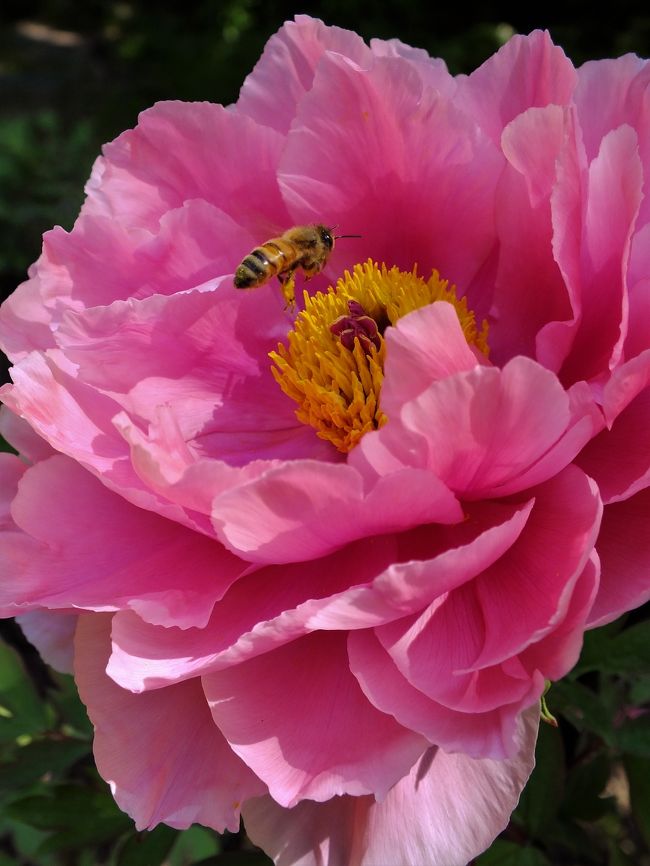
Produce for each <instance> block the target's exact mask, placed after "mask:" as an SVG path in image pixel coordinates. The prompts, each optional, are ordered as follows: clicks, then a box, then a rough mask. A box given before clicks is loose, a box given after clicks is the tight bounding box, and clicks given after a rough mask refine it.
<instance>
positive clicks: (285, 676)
mask: <svg viewBox="0 0 650 866" xmlns="http://www.w3.org/2000/svg"><path fill="white" fill-rule="evenodd" d="M346 641H347V636H346V634H345V633H336V632H331V633H319V634H313V635H310V636H308V637H305V638H302V639H301V640H299V641H295V642H294V643H291V644H288V645H287V646H284V647H281V648H279V649H276V650H274V651H273V652H269V653H266V654H265V655H262V656H259V657H257V658H255V659H251V660H250V661H247V662H243V663H242V664H240V665H237V666H236V667H233V668H228V669H227V670H223V671H219V672H217V673H212V674H209V675H208V676H205V677H203V687H204V689H205V693H206V696H207V699H208V702H209V704H210V708H211V710H212V715H213V718H214V720H215V722H216V724H217V725H218V727H219V729H220V730H221V731H222V733H223V735H224V736H225V738H226V739H227V741H228V742H229V743H230V746H231V747H232V749H233V751H234V752H235V753H236V754H237V755H239V756H240V757H241V758H242V759H243V760H244V761H245V763H246V764H247V765H248V766H249V767H251V768H252V769H253V770H254V772H255V773H256V774H257V775H258V776H259V777H260V778H261V779H263V780H264V781H265V782H266V784H268V786H269V792H270V794H271V796H272V797H273V798H274V799H275V800H276V801H277V802H278V803H281V804H282V805H284V806H294V805H295V804H296V803H297V802H299V801H300V800H304V799H311V800H317V801H323V800H329V799H330V797H333V796H336V795H339V794H353V795H355V796H358V795H360V794H368V793H373V792H376V793H377V794H378V796H382V797H383V796H384V795H385V794H386V793H387V792H388V790H389V789H390V788H391V787H392V785H394V784H395V782H397V781H398V780H399V779H400V778H401V777H402V776H403V775H404V774H405V773H407V772H408V770H409V768H410V767H411V766H412V765H413V762H414V761H416V760H417V758H418V757H419V755H421V754H422V752H423V751H424V749H425V748H426V742H425V740H424V739H423V738H422V737H420V736H418V735H416V734H413V733H412V732H411V731H408V730H407V729H405V728H402V727H401V725H398V724H397V722H395V720H394V719H393V718H392V717H391V716H388V715H385V714H384V713H380V712H379V711H378V710H376V709H375V708H374V707H373V706H372V705H371V704H370V703H368V701H367V700H366V699H365V697H364V696H363V693H362V692H361V689H360V688H359V685H358V683H357V681H356V679H355V678H354V676H353V675H352V673H351V672H350V669H349V665H348V657H347V649H346ZM288 683H290V684H291V686H290V688H287V684H288Z"/></svg>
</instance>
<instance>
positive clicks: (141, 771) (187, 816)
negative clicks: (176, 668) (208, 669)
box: [75, 615, 266, 832]
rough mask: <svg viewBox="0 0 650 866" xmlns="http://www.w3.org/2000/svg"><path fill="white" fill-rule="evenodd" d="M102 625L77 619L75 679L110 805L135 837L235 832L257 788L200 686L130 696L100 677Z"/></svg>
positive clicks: (104, 620) (105, 636)
mask: <svg viewBox="0 0 650 866" xmlns="http://www.w3.org/2000/svg"><path fill="white" fill-rule="evenodd" d="M110 619H111V618H110V617H109V616H99V615H95V616H82V617H81V618H80V621H79V625H78V627H77V636H76V641H75V677H76V680H77V685H78V687H79V693H80V695H81V699H82V700H83V702H84V703H85V704H86V707H87V709H88V715H89V716H90V719H91V721H92V723H93V725H94V727H95V739H94V746H93V748H94V752H95V761H96V763H97V769H98V770H99V772H100V774H101V775H102V776H103V778H104V779H106V781H107V782H109V784H110V786H111V791H112V793H113V796H114V797H115V799H116V800H117V803H118V805H119V806H120V808H121V809H123V810H124V811H125V812H128V814H129V815H131V817H132V818H133V819H134V821H135V823H136V827H137V828H138V829H139V830H145V829H148V830H150V829H152V828H153V827H155V826H156V825H157V824H159V823H161V822H164V823H165V824H169V825H170V826H171V827H176V828H178V829H185V828H186V827H189V826H190V825H191V824H193V823H195V822H198V823H201V824H205V825H206V826H207V827H212V828H213V829H215V830H217V831H218V832H223V831H224V830H230V831H232V832H236V831H237V829H238V828H239V811H240V806H241V803H242V802H243V801H244V800H245V799H247V798H249V797H256V796H259V795H260V794H261V793H263V792H264V791H265V790H266V789H265V786H264V785H263V784H262V783H261V782H260V780H259V779H258V778H256V776H255V775H254V774H253V773H252V772H251V771H250V770H249V769H248V767H247V766H246V765H245V764H243V763H242V761H240V759H239V758H238V757H237V756H236V755H235V754H234V752H233V751H232V750H231V749H230V747H229V746H228V744H227V743H226V741H225V740H224V738H223V736H222V735H221V734H220V733H219V730H218V729H217V728H216V727H215V725H214V723H213V722H212V718H211V716H210V710H209V709H208V706H207V703H206V701H205V697H204V695H203V690H202V689H201V683H200V680H190V681H188V682H185V683H181V684H180V685H177V686H174V687H172V688H169V689H163V690H161V691H157V692H149V693H147V694H144V695H133V694H131V693H130V692H128V691H125V690H124V689H120V688H119V687H118V686H116V685H115V683H113V682H112V681H111V680H110V679H109V678H108V677H107V676H106V674H105V667H106V660H107V659H108V654H109V651H110V626H111V622H110Z"/></svg>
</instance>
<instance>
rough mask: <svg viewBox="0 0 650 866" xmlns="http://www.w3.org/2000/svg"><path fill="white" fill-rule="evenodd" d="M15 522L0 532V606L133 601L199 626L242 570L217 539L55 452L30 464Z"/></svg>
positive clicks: (171, 620)
mask: <svg viewBox="0 0 650 866" xmlns="http://www.w3.org/2000/svg"><path fill="white" fill-rule="evenodd" d="M12 516H13V519H14V521H15V523H16V525H17V527H18V529H19V530H21V531H20V532H18V531H15V532H11V533H3V534H2V535H0V555H1V557H2V568H0V571H1V572H2V574H5V575H12V579H11V582H8V581H5V582H4V585H2V586H1V587H0V590H1V591H0V607H1V608H2V609H3V610H4V611H5V612H6V613H5V615H12V613H13V612H19V611H20V610H21V608H22V609H31V608H34V607H49V608H55V609H56V608H63V609H67V608H72V607H78V608H87V609H94V610H117V609H120V608H123V609H131V610H134V611H137V612H138V613H139V614H140V616H142V617H143V618H144V619H146V620H148V621H149V622H152V623H157V624H163V625H176V626H179V627H180V628H188V627H190V626H203V625H205V623H206V622H207V621H208V620H209V618H210V612H211V610H212V607H213V606H214V604H215V602H216V601H217V600H218V599H219V598H220V597H221V596H223V594H224V593H225V592H226V590H227V589H228V587H229V586H230V585H231V584H232V583H233V581H235V580H236V579H237V578H238V577H239V575H240V574H241V573H242V572H243V571H244V570H245V568H246V564H245V563H242V562H240V561H239V560H237V559H236V558H235V557H234V556H233V555H232V554H230V553H228V551H226V550H224V548H223V547H222V546H221V545H220V544H219V543H218V542H217V541H214V540H211V539H208V538H206V537H205V536H203V535H200V534H198V533H196V532H192V531H191V530H189V529H186V528H185V527H182V526H180V525H178V524H176V523H174V522H171V521H167V520H165V519H164V518H162V517H159V516H158V515H157V514H153V513H151V512H149V511H144V510H143V509H139V508H136V507H134V506H133V505H130V504H129V503H128V502H126V501H125V500H124V499H122V498H121V497H120V496H117V495H116V494H114V493H112V492H111V491H109V490H107V489H106V488H105V487H104V486H103V485H102V484H100V483H99V481H97V479H95V478H94V477H93V476H92V475H91V474H90V473H89V472H85V471H84V470H83V469H81V468H80V467H79V466H78V465H77V464H75V463H74V462H72V461H71V460H68V459H67V458H65V457H62V456H57V457H53V458H51V459H49V460H46V461H43V462H42V463H38V464H37V465H36V466H33V467H32V468H31V469H29V470H28V471H27V472H26V473H25V475H24V477H23V479H22V481H21V482H20V485H19V491H18V494H17V495H16V497H15V498H14V500H13V503H12Z"/></svg>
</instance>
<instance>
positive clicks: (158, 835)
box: [116, 824, 178, 866]
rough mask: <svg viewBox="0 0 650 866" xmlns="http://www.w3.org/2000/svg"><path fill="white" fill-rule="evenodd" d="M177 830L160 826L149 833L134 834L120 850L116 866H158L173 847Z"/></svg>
mask: <svg viewBox="0 0 650 866" xmlns="http://www.w3.org/2000/svg"><path fill="white" fill-rule="evenodd" d="M177 837H178V830H173V829H172V828H171V827H165V826H164V825H163V824H161V825H160V826H159V827H156V829H155V830H152V831H151V832H149V833H146V832H145V833H135V834H134V835H133V836H130V837H129V838H128V839H127V840H126V843H125V845H124V847H123V848H122V849H121V851H120V853H119V855H118V857H117V861H116V866H159V864H161V863H162V862H163V860H164V859H165V858H166V856H167V854H169V852H170V851H171V849H172V848H173V846H174V842H175V841H176V839H177Z"/></svg>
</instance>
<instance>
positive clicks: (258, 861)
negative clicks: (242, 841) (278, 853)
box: [193, 851, 273, 866]
mask: <svg viewBox="0 0 650 866" xmlns="http://www.w3.org/2000/svg"><path fill="white" fill-rule="evenodd" d="M193 866H273V861H272V860H271V858H270V857H267V856H266V854H264V852H263V851H224V852H223V854H217V855H216V857H208V858H207V860H200V861H199V862H198V863H194V864H193Z"/></svg>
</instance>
